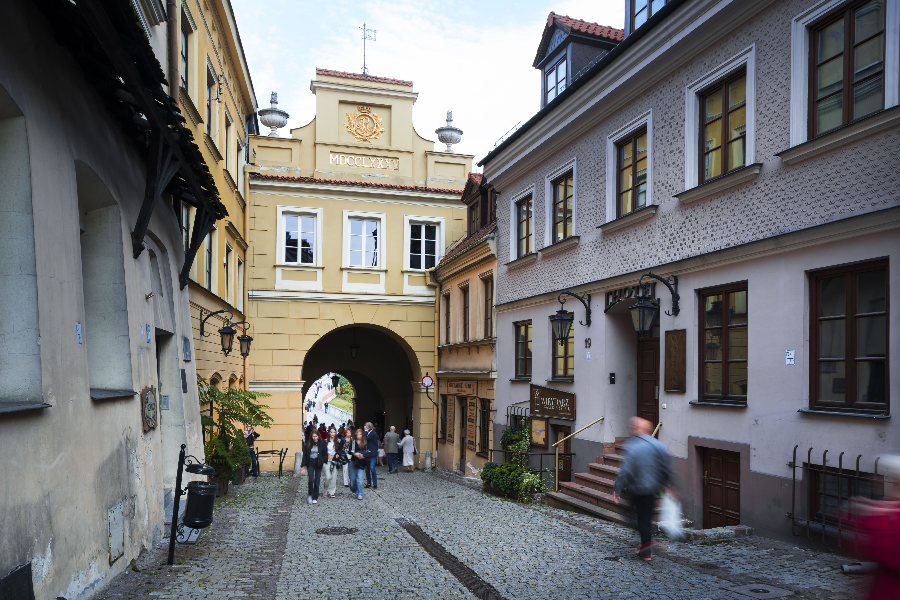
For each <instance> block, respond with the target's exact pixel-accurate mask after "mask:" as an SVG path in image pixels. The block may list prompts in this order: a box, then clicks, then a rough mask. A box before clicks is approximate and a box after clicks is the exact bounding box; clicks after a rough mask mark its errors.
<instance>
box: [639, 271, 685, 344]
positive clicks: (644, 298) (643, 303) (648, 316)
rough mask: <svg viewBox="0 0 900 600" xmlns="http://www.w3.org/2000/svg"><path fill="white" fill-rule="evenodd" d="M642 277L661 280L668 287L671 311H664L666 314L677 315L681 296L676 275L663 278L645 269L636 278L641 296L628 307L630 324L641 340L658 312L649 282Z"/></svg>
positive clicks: (651, 325)
mask: <svg viewBox="0 0 900 600" xmlns="http://www.w3.org/2000/svg"><path fill="white" fill-rule="evenodd" d="M644 277H650V278H651V279H656V280H657V281H661V282H663V283H664V284H665V286H666V287H667V288H669V292H671V293H672V312H666V314H667V315H669V316H671V317H677V316H678V313H679V312H681V309H680V308H679V306H678V300H679V299H680V298H681V296H679V295H678V277H677V276H675V275H671V276H670V277H668V278H665V279H664V278H662V277H660V276H659V275H656V274H655V273H653V272H651V271H647V272H646V273H644V274H643V275H641V278H640V279H639V280H638V287H640V288H641V297H640V299H639V300H638V301H637V302H635V303H634V304H633V305H632V306H630V307H629V309H628V310H630V311H631V322H632V325H634V331H635V333H637V334H638V338H639V339H641V340H643V339H644V338H645V337H646V336H647V334H648V333H650V331H651V330H652V329H653V322H654V321H655V320H656V315H657V314H658V313H659V304H657V303H656V302H655V301H654V300H653V299H652V298H650V284H649V283H644Z"/></svg>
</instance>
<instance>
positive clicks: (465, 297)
mask: <svg viewBox="0 0 900 600" xmlns="http://www.w3.org/2000/svg"><path fill="white" fill-rule="evenodd" d="M460 294H461V296H462V307H461V308H462V341H464V342H468V341H469V288H468V286H466V287H463V288H460Z"/></svg>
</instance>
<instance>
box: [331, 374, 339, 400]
mask: <svg viewBox="0 0 900 600" xmlns="http://www.w3.org/2000/svg"><path fill="white" fill-rule="evenodd" d="M340 382H341V376H340V375H338V374H337V373H335V374H334V375H332V376H331V387H332V388H334V393H335V395H337V389H338V384H339V383H340Z"/></svg>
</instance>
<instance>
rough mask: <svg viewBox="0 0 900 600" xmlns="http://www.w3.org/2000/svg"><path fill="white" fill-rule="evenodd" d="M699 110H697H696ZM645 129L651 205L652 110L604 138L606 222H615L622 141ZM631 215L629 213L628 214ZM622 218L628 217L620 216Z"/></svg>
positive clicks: (648, 187)
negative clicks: (619, 146)
mask: <svg viewBox="0 0 900 600" xmlns="http://www.w3.org/2000/svg"><path fill="white" fill-rule="evenodd" d="M698 110H699V108H698ZM644 127H646V128H647V203H646V206H651V205H653V109H650V110H648V111H647V112H645V113H644V114H642V115H641V116H639V117H638V118H636V119H634V120H633V121H631V122H630V123H628V124H627V125H625V126H624V127H621V128H619V130H618V131H616V132H615V133H613V134H611V135H610V136H609V137H607V138H606V222H607V223H609V222H611V221H615V220H616V218H618V217H616V212H617V208H618V207H617V203H618V201H619V198H618V196H619V195H618V193H617V189H618V185H617V183H618V178H619V165H618V162H619V149H618V145H619V143H621V142H622V141H623V140H624V139H626V138H628V137H631V136H632V135H634V134H635V132H637V131H638V130H639V129H643V128H644ZM628 214H631V213H628ZM622 216H623V217H625V216H628V215H622Z"/></svg>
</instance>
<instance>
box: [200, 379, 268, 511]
mask: <svg viewBox="0 0 900 600" xmlns="http://www.w3.org/2000/svg"><path fill="white" fill-rule="evenodd" d="M197 391H198V395H199V399H200V403H201V404H207V403H212V406H213V411H212V412H213V417H210V416H209V415H207V414H203V415H201V416H200V420H201V423H202V425H203V434H204V438H205V439H206V443H205V444H204V445H203V451H204V454H205V460H206V464H208V465H210V466H211V467H213V468H214V469H215V470H216V474H215V475H214V476H211V477H210V481H214V482H215V483H218V484H219V491H218V492H217V495H218V496H223V495H225V494H227V493H228V482H229V480H231V478H232V477H233V476H235V474H236V472H237V471H238V470H240V471H241V475H243V469H244V467H243V466H242V465H249V464H251V456H250V448H249V447H248V446H247V442H246V440H245V439H244V431H243V430H242V429H241V424H248V425H253V426H254V427H265V428H268V427H269V426H270V425H271V424H272V418H271V417H270V416H269V415H267V414H266V413H265V412H264V409H267V408H269V407H268V406H266V405H264V404H260V403H259V402H257V400H258V399H259V398H262V397H266V396H269V394H265V393H262V392H251V391H248V390H242V389H239V388H228V389H225V390H219V389H218V388H216V387H215V386H213V385H210V383H209V382H208V381H207V380H206V379H204V378H203V377H200V376H199V375H198V376H197Z"/></svg>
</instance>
